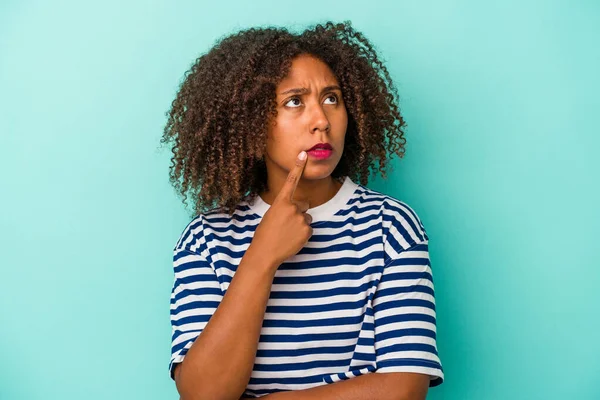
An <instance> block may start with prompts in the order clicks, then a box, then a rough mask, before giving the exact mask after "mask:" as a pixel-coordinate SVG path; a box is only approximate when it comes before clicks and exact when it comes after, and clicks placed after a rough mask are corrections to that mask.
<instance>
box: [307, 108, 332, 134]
mask: <svg viewBox="0 0 600 400" xmlns="http://www.w3.org/2000/svg"><path fill="white" fill-rule="evenodd" d="M311 117H312V120H311V132H313V133H314V132H318V131H329V129H330V128H331V126H330V125H329V119H328V118H327V114H325V110H323V107H321V105H317V106H314V107H313V112H312V116H311Z"/></svg>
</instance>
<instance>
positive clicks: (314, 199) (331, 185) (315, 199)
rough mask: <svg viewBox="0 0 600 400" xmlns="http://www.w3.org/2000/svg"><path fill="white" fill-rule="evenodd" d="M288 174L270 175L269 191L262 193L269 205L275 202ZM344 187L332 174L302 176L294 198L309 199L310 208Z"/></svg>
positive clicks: (331, 196)
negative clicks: (326, 175) (324, 176)
mask: <svg viewBox="0 0 600 400" xmlns="http://www.w3.org/2000/svg"><path fill="white" fill-rule="evenodd" d="M286 177H287V175H285V176H278V177H274V176H272V175H269V176H268V188H269V190H268V191H265V192H263V193H260V197H261V198H262V199H263V201H264V202H265V203H267V204H269V205H271V204H273V201H274V200H275V197H277V194H278V193H279V191H280V190H281V188H282V187H283V184H284V182H285V179H286ZM341 187H342V183H341V182H339V181H337V180H336V179H333V178H332V177H331V175H330V176H328V177H326V178H323V179H318V180H307V179H302V178H300V181H299V182H298V186H296V190H295V191H294V196H293V197H292V200H301V201H308V203H309V208H315V207H318V206H320V205H321V204H324V203H326V202H328V201H329V200H331V199H332V198H333V197H334V196H335V195H336V194H337V192H338V190H339V189H340V188H341Z"/></svg>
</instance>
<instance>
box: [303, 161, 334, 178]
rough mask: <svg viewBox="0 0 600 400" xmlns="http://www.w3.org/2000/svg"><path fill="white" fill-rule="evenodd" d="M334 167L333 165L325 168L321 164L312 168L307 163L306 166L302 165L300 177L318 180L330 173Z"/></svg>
mask: <svg viewBox="0 0 600 400" xmlns="http://www.w3.org/2000/svg"><path fill="white" fill-rule="evenodd" d="M334 169H335V167H333V168H331V167H327V168H325V167H324V166H321V167H315V168H312V167H309V166H308V165H307V166H306V167H304V173H303V174H302V179H308V180H315V181H316V180H320V179H325V178H328V177H329V176H330V175H331V173H332V172H333V170H334Z"/></svg>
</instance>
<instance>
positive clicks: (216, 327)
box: [175, 55, 429, 400]
mask: <svg viewBox="0 0 600 400" xmlns="http://www.w3.org/2000/svg"><path fill="white" fill-rule="evenodd" d="M337 84H338V82H337V79H336V78H335V76H333V74H332V73H331V70H329V68H328V67H327V65H326V64H324V63H322V62H321V61H319V60H318V59H316V58H314V57H312V56H307V55H302V56H299V57H298V58H296V59H294V61H293V63H292V69H291V71H290V74H289V75H288V77H287V78H286V79H285V80H284V81H282V82H281V83H280V85H279V86H278V88H277V101H278V116H277V118H276V120H275V121H273V123H272V124H271V125H270V130H269V132H268V135H269V137H268V142H267V152H266V157H265V160H266V164H267V174H268V183H269V188H270V190H269V191H268V192H265V193H262V194H260V195H261V197H262V198H263V200H264V201H265V202H267V203H268V204H271V205H272V206H271V208H270V209H269V211H268V212H267V214H265V216H264V217H263V221H261V224H260V225H259V227H258V228H257V231H256V233H255V237H254V239H253V242H252V244H251V245H250V247H249V249H248V250H247V251H246V254H245V255H244V257H243V259H242V262H241V264H240V265H239V267H238V270H237V272H236V274H235V275H234V277H233V279H232V281H231V284H230V285H229V289H228V290H227V293H226V294H225V296H224V297H223V300H222V301H221V304H220V305H219V307H218V308H217V310H216V311H215V313H214V314H213V316H212V317H211V319H210V320H209V322H208V324H207V325H206V327H205V329H204V330H203V332H202V334H201V335H200V336H199V337H198V338H197V339H196V340H195V342H194V344H193V345H192V347H191V348H190V350H189V351H188V353H187V355H186V357H185V359H184V360H183V362H182V363H181V364H178V365H177V366H176V367H175V381H176V384H177V389H178V391H179V393H180V394H181V397H180V398H181V399H182V400H195V399H204V398H211V399H238V398H239V395H240V393H242V392H243V391H244V389H245V387H246V384H247V382H248V380H249V378H250V374H251V372H252V367H253V364H254V356H255V353H256V349H257V345H258V339H259V335H260V330H261V324H262V320H263V318H264V313H265V309H266V304H267V301H268V298H269V294H270V290H271V284H272V281H273V277H274V275H275V272H276V270H277V268H278V266H279V264H280V262H281V260H283V259H285V258H286V257H287V256H289V255H290V254H295V253H296V252H297V251H298V250H299V248H301V247H302V246H303V244H304V243H306V241H307V240H308V239H309V238H310V236H311V234H312V228H310V226H309V224H310V221H311V219H310V215H307V214H306V210H307V209H308V205H309V204H310V206H311V207H317V206H318V205H321V204H323V203H325V202H326V201H328V200H329V199H331V198H332V197H333V196H334V195H335V193H337V191H338V190H339V188H340V187H341V183H339V182H337V181H335V180H334V179H332V177H331V172H332V171H333V170H334V169H335V167H336V165H337V164H338V163H339V161H340V159H341V156H342V152H343V149H344V139H345V134H346V127H347V123H348V116H347V113H346V108H345V106H344V105H343V103H342V95H341V91H340V90H339V89H335V90H324V88H325V87H327V86H330V85H337ZM300 87H305V88H307V89H309V92H308V93H305V94H302V95H297V94H296V95H294V94H283V92H285V91H288V90H290V89H294V88H300ZM332 95H336V97H337V101H336V99H335V98H333V97H331V96H332ZM319 142H323V143H330V144H331V146H332V147H333V154H332V156H331V157H329V158H328V159H326V160H316V159H314V158H312V157H311V156H310V155H308V159H307V160H306V161H301V160H299V159H298V154H299V153H300V152H301V151H302V150H308V149H309V148H311V147H312V146H313V145H314V144H316V143H319ZM300 203H301V205H300ZM297 205H300V206H298V207H297ZM255 240H256V242H255ZM263 246H264V247H263ZM269 249H270V251H268V250H269ZM272 249H277V251H275V252H274V251H273V250H272ZM278 252H279V253H282V254H273V253H278ZM270 257H274V259H272V258H270ZM239 332H244V335H239ZM225 360H226V361H225ZM208 366H210V367H208ZM428 385H429V377H428V376H427V375H423V374H415V373H384V374H375V373H373V374H367V375H364V376H359V377H356V378H353V379H350V380H346V381H341V382H336V383H333V384H329V385H324V386H319V387H314V388H311V389H306V390H298V391H290V392H282V393H275V394H271V395H267V396H263V398H268V399H272V400H276V399H289V400H292V399H320V400H327V399H347V400H353V399H354V400H359V399H378V400H409V399H410V400H423V399H425V396H426V393H427V389H428ZM242 398H245V397H242Z"/></svg>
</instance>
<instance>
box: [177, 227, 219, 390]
mask: <svg viewBox="0 0 600 400" xmlns="http://www.w3.org/2000/svg"><path fill="white" fill-rule="evenodd" d="M191 228H192V225H190V226H188V228H186V230H188V229H191ZM203 254H204V252H203V246H202V241H201V240H198V239H197V237H195V238H193V237H191V236H190V235H189V232H187V233H186V231H184V233H183V234H182V237H181V238H180V240H179V241H178V242H177V245H176V246H175V248H174V250H173V271H174V280H173V288H172V290H171V307H170V309H171V311H170V315H171V327H172V336H171V360H170V362H169V373H170V375H171V378H172V379H174V375H173V372H174V367H175V364H177V363H180V362H182V361H183V359H184V358H185V355H186V354H187V352H188V350H189V349H190V347H191V346H192V344H193V343H194V340H195V339H196V338H197V337H198V336H199V335H200V333H201V332H202V330H204V328H205V326H206V324H207V323H208V321H209V319H210V317H211V316H212V315H213V314H214V312H215V311H216V309H217V307H218V305H219V304H220V303H221V300H222V299H223V292H222V290H221V287H220V285H219V280H218V278H217V275H216V273H215V271H214V269H213V267H212V266H211V264H210V263H209V262H208V260H207V259H206V257H205V256H204V255H203Z"/></svg>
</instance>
